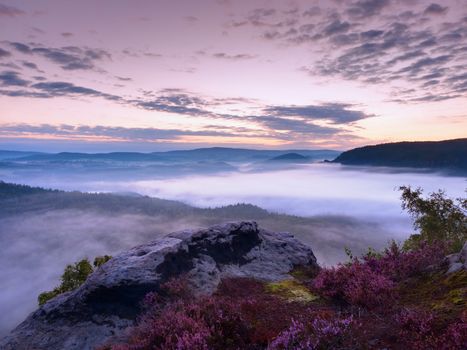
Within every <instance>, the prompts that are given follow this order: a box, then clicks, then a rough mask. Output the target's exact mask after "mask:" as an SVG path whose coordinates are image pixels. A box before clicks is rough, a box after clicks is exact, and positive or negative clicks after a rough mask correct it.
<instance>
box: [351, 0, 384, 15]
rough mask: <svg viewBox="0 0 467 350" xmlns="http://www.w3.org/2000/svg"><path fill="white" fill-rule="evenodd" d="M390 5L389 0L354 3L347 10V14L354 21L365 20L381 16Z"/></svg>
mask: <svg viewBox="0 0 467 350" xmlns="http://www.w3.org/2000/svg"><path fill="white" fill-rule="evenodd" d="M389 4H390V1H389V0H361V1H357V2H354V3H352V4H351V5H350V7H349V8H348V9H347V14H348V15H349V16H350V17H352V18H354V19H365V18H368V17H372V16H375V15H379V14H380V12H381V10H383V9H384V8H385V7H387V6H388V5H389Z"/></svg>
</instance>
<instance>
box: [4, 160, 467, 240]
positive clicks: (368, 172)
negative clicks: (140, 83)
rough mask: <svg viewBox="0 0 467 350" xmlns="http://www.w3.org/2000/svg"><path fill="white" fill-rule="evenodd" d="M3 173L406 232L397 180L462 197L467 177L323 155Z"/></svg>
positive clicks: (14, 178)
mask: <svg viewBox="0 0 467 350" xmlns="http://www.w3.org/2000/svg"><path fill="white" fill-rule="evenodd" d="M229 166H230V165H229ZM159 169H162V171H159ZM180 169H184V171H181V170H180ZM187 169H188V170H187ZM232 169H234V170H232ZM0 179H2V180H3V181H6V182H13V183H20V184H28V185H32V186H41V187H46V188H52V189H62V190H67V191H89V192H119V193H136V194H141V195H148V196H151V197H158V198H164V199H173V200H177V201H181V202H184V203H187V204H190V205H194V206H197V207H219V206H224V205H229V204H236V203H251V204H255V205H258V206H260V207H262V208H264V209H267V210H270V211H273V212H276V213H284V214H290V215H298V216H315V215H347V216H352V217H356V218H362V219H363V218H365V219H375V220H381V219H384V218H387V219H389V218H390V219H391V220H397V224H400V225H401V226H394V224H396V223H395V222H393V221H392V222H391V226H393V229H394V232H395V233H396V232H399V234H402V235H404V234H407V233H408V232H407V231H410V230H411V226H410V225H409V222H408V217H407V215H406V214H405V213H403V212H402V210H401V205H400V204H401V203H400V199H399V197H400V193H399V191H398V188H399V186H403V185H405V186H412V187H421V188H422V189H423V190H424V192H425V194H427V193H429V192H432V191H437V190H439V189H442V190H445V191H446V193H447V195H448V196H451V197H459V196H462V195H463V194H464V193H465V188H466V185H467V182H466V179H465V177H461V176H458V177H456V176H444V175H443V174H441V173H425V172H422V171H414V172H410V171H407V170H404V171H402V170H397V169H390V168H371V167H368V168H365V167H348V166H341V165H336V164H318V163H315V164H304V165H290V166H276V167H266V166H257V165H249V164H235V166H230V168H229V170H225V169H215V170H213V169H209V170H206V172H204V171H203V172H201V171H199V169H198V168H194V167H190V166H187V165H185V166H183V167H181V166H180V165H177V166H175V165H172V166H170V165H169V166H167V165H165V164H164V166H160V167H153V168H151V169H150V170H148V169H147V168H144V171H142V170H141V167H132V166H131V165H128V166H125V167H124V168H119V169H118V171H115V169H114V168H112V167H110V166H105V165H104V166H101V167H99V168H98V169H92V168H91V169H89V168H84V169H83V166H82V165H79V164H78V166H77V165H76V164H74V165H73V167H63V168H60V171H59V172H58V171H55V169H54V168H53V167H52V168H49V169H48V168H47V167H46V166H41V165H38V166H35V167H26V168H24V169H22V168H17V169H0ZM401 231H405V232H401Z"/></svg>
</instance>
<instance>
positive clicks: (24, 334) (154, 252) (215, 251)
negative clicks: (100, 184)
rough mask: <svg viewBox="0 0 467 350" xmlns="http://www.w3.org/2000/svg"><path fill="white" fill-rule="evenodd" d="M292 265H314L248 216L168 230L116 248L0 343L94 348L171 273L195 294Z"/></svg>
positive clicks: (276, 274) (294, 244)
mask: <svg viewBox="0 0 467 350" xmlns="http://www.w3.org/2000/svg"><path fill="white" fill-rule="evenodd" d="M296 266H311V267H318V265H317V263H316V258H315V256H314V254H313V252H312V250H311V248H310V247H308V246H306V245H304V244H303V243H301V242H299V241H298V240H297V239H295V238H294V237H293V236H292V235H291V234H289V233H276V232H270V231H267V230H264V229H261V228H259V227H258V226H257V224H256V223H255V222H238V223H229V224H225V225H220V226H214V227H211V228H208V229H202V230H196V231H192V230H190V231H182V232H178V233H173V234H170V235H168V236H166V237H164V238H161V239H158V240H156V241H153V242H150V243H147V244H144V245H140V246H137V247H134V248H132V249H130V250H128V251H126V252H123V253H121V254H119V255H117V256H115V257H114V258H112V259H111V260H109V261H108V262H107V263H105V264H104V265H102V266H101V267H100V268H99V269H98V270H97V271H95V272H94V273H93V274H92V275H90V276H89V278H88V279H87V280H86V282H85V283H84V284H83V285H82V286H81V287H79V288H78V289H76V290H74V291H72V292H68V293H64V294H62V295H59V296H57V297H55V298H54V299H52V300H50V301H49V302H47V303H46V304H44V305H43V306H42V307H40V308H39V309H38V310H37V311H35V312H33V313H32V314H31V315H30V316H29V317H28V318H27V319H26V320H25V321H24V322H23V323H21V324H20V325H19V326H18V327H17V328H16V329H14V330H13V331H12V332H11V334H10V335H9V336H8V337H6V338H5V339H4V340H3V341H2V342H0V348H1V349H11V350H13V349H15V350H21V349H30V350H31V349H48V350H53V349H69V350H75V349H76V350H77V349H94V348H95V347H96V346H99V345H101V344H103V343H105V342H106V341H108V340H109V339H112V338H116V337H118V336H121V335H122V334H124V330H125V328H127V327H128V326H131V325H133V324H134V321H135V318H136V316H137V315H138V314H139V312H140V311H141V310H140V302H141V301H142V299H143V298H144V296H145V295H146V294H147V293H149V292H153V291H157V290H158V289H159V288H160V285H161V284H163V283H164V282H166V281H168V280H169V279H171V278H174V277H177V276H181V275H184V276H187V277H188V281H189V282H190V284H191V285H192V286H193V290H194V291H195V293H198V294H209V293H212V292H213V291H215V289H216V287H217V285H218V284H219V282H220V280H221V279H222V278H224V277H251V278H255V279H260V280H264V281H278V280H282V279H286V278H290V276H289V273H290V272H291V270H293V269H294V267H296Z"/></svg>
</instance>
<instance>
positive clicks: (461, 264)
mask: <svg viewBox="0 0 467 350" xmlns="http://www.w3.org/2000/svg"><path fill="white" fill-rule="evenodd" d="M444 260H445V263H446V264H447V265H448V270H447V271H446V274H450V273H454V272H457V271H459V270H461V269H465V270H467V242H465V243H464V246H463V247H462V249H461V251H460V252H459V253H455V254H450V255H448V256H446V257H445V258H444Z"/></svg>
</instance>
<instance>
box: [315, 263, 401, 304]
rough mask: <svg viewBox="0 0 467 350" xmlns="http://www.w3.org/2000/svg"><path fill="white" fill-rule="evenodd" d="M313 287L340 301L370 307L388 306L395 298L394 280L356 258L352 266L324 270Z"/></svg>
mask: <svg viewBox="0 0 467 350" xmlns="http://www.w3.org/2000/svg"><path fill="white" fill-rule="evenodd" d="M313 288H314V290H315V291H316V292H318V293H319V294H320V295H322V296H325V297H328V298H331V299H333V300H334V301H335V302H337V303H339V304H343V305H355V306H359V307H364V308H368V309H379V308H385V307H386V306H387V305H388V304H390V303H391V302H392V301H393V300H394V283H393V282H392V281H391V280H390V279H389V278H388V277H386V276H385V275H383V274H381V273H378V272H377V271H375V270H373V269H372V268H371V267H370V265H369V264H366V263H364V262H361V261H359V260H357V259H356V260H354V262H353V263H352V264H349V265H340V266H338V267H337V268H330V269H323V270H322V271H321V272H320V273H319V274H318V276H317V277H316V278H315V279H314V281H313Z"/></svg>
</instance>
